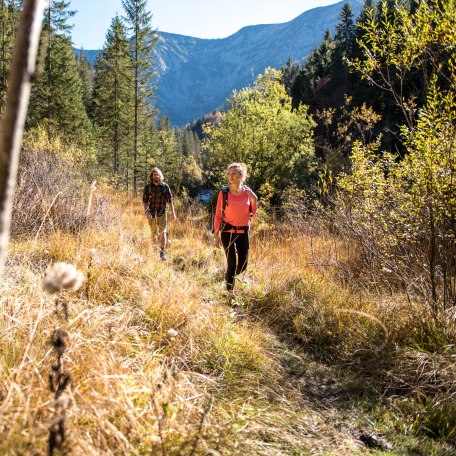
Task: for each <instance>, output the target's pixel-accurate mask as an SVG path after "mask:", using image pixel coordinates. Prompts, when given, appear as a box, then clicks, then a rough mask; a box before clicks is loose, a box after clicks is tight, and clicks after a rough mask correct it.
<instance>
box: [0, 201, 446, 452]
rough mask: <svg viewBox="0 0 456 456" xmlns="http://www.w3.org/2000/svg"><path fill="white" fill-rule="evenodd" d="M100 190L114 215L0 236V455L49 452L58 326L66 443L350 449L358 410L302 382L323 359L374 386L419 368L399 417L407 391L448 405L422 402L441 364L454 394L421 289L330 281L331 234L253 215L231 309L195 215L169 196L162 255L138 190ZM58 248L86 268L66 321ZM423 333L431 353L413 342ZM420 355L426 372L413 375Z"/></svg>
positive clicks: (62, 257)
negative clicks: (130, 194) (171, 219)
mask: <svg viewBox="0 0 456 456" xmlns="http://www.w3.org/2000/svg"><path fill="white" fill-rule="evenodd" d="M107 198H108V200H109V206H108V207H107V208H106V210H107V211H109V220H111V223H110V224H108V225H107V226H104V227H103V228H99V227H96V226H92V227H91V226H90V225H89V226H88V227H87V229H86V230H85V231H82V232H80V233H79V234H77V235H74V234H65V233H61V232H55V233H54V234H52V233H51V234H49V235H47V236H41V237H40V238H39V239H37V240H36V241H32V240H24V239H23V240H18V241H16V242H13V243H12V246H11V249H10V256H9V259H8V264H7V270H6V276H5V280H3V282H2V284H1V287H0V305H1V309H2V318H1V319H0V334H1V335H2V336H1V339H0V353H1V355H0V412H1V413H0V453H1V454H3V453H5V454H12V455H15V454H18V455H19V454H27V453H33V452H34V453H41V454H44V452H45V451H46V446H47V438H48V434H49V432H48V429H49V424H50V419H51V417H52V413H51V411H52V410H51V409H52V407H51V400H52V394H51V393H50V391H49V385H48V372H49V368H50V365H51V364H52V363H53V362H54V360H53V355H52V350H51V346H50V343H49V339H50V336H51V333H52V331H53V330H54V328H56V327H62V328H63V329H64V330H65V331H67V333H68V335H69V341H68V347H67V349H66V351H65V355H64V362H65V369H66V370H67V371H68V372H70V373H71V376H72V378H73V383H72V387H71V389H70V392H69V394H70V396H71V400H72V402H71V406H70V407H69V409H68V413H67V415H66V422H67V438H66V441H65V447H66V448H67V449H68V450H69V451H71V452H72V454H80V455H91V454H93V455H96V454H176V455H178V454H179V455H180V454H208V452H209V450H211V451H213V454H217V452H219V453H220V454H233V455H234V454H242V453H245V454H264V455H278V454H309V453H311V452H313V453H315V454H362V453H363V452H364V451H365V450H363V447H361V446H359V442H357V441H356V439H355V437H354V436H353V435H352V434H350V433H347V432H344V431H343V428H344V426H345V427H346V426H356V424H355V423H356V419H357V418H355V417H354V416H350V415H346V414H345V413H344V410H341V411H338V410H337V409H333V410H331V411H330V410H329V409H326V408H325V407H321V404H320V403H319V402H318V401H316V402H313V399H312V398H313V396H312V394H315V395H317V396H318V395H319V394H322V397H324V394H323V392H322V390H321V391H320V389H321V388H322V386H321V384H326V383H327V381H328V379H325V376H332V377H334V378H339V376H340V375H342V374H341V372H342V370H341V369H346V374H344V375H347V376H348V380H344V382H345V381H349V378H350V376H351V375H361V376H362V375H364V374H367V375H372V374H373V373H375V375H377V377H378V378H377V380H378V382H377V385H378V387H379V388H381V385H383V387H385V388H386V389H387V388H392V389H393V388H394V387H404V390H407V391H409V392H410V391H413V389H415V390H416V388H418V386H419V385H422V390H421V391H422V394H423V395H424V394H426V395H427V396H426V397H427V399H426V400H425V401H424V399H423V401H422V402H421V403H419V404H418V405H416V404H417V403H416V402H413V395H410V396H409V397H410V401H411V402H409V403H408V404H407V407H404V408H403V410H404V412H403V413H402V412H400V410H399V409H398V412H397V414H396V415H395V416H396V420H397V422H402V421H401V420H406V418H405V410H406V409H407V410H408V411H409V412H410V407H412V410H413V413H419V410H427V412H426V413H427V415H428V416H429V417H431V416H438V419H439V420H440V422H443V423H444V422H445V419H446V417H447V416H448V413H449V411H450V409H451V407H447V406H445V407H443V406H442V407H440V408H438V407H437V406H436V404H435V403H434V406H433V401H434V399H432V397H435V395H434V396H432V394H433V391H432V388H433V387H434V386H433V385H435V383H433V380H436V379H437V380H438V382H440V383H437V384H438V389H439V394H441V398H442V400H444V399H445V398H447V397H449V395H451V394H453V393H454V392H453V389H452V388H453V387H452V386H451V384H452V383H451V379H452V376H453V373H454V348H451V347H450V348H447V349H446V350H443V349H442V347H445V346H448V347H449V346H450V344H449V341H450V340H451V337H452V335H454V332H452V331H453V330H454V328H453V329H452V327H451V325H450V324H447V323H445V325H444V326H445V329H444V330H443V329H441V328H443V326H442V325H439V328H440V329H439V330H437V329H438V328H437V327H432V325H431V323H430V321H432V320H431V319H430V316H425V312H424V311H423V307H422V305H420V304H418V303H416V302H415V303H410V302H409V300H407V299H406V298H405V297H404V296H403V295H401V294H400V293H392V294H387V293H385V294H374V293H372V292H371V291H369V289H368V287H365V286H363V285H362V284H360V283H357V282H355V281H354V282H353V283H348V284H347V283H346V282H342V281H340V280H339V278H338V275H337V267H338V261H340V260H341V259H343V260H345V259H346V258H347V251H346V250H345V248H344V246H343V244H342V243H339V242H336V241H334V240H333V239H331V238H330V237H324V236H321V237H317V236H314V237H310V236H309V235H307V234H306V233H305V232H302V231H300V230H297V231H296V232H294V234H293V232H290V230H288V231H287V230H284V231H283V232H280V230H277V231H271V232H270V233H269V234H267V233H266V234H265V233H264V232H261V233H260V232H257V233H256V232H255V227H254V228H253V230H252V249H251V257H250V264H249V268H248V270H247V272H246V273H245V274H243V275H242V276H241V277H240V279H241V280H239V281H238V283H237V285H236V293H237V294H238V296H239V300H240V303H241V306H240V308H239V309H237V311H236V312H235V313H233V309H231V308H230V307H228V306H227V302H226V296H224V295H223V293H222V291H223V270H224V258H223V254H222V252H221V251H220V250H218V251H215V249H214V248H213V245H212V235H211V234H210V232H209V231H208V230H207V224H206V221H205V218H204V216H200V215H198V214H196V215H195V212H194V213H193V214H191V213H185V212H184V209H183V208H179V210H180V213H179V216H180V217H179V218H180V220H179V221H178V222H177V223H175V224H170V244H169V248H168V260H167V261H166V262H162V261H160V259H159V257H158V251H157V249H156V246H154V245H153V243H152V241H151V239H150V232H149V227H148V225H147V223H146V221H145V218H144V216H143V214H142V210H141V204H140V202H139V201H137V200H133V201H128V200H126V199H124V198H123V197H121V196H119V195H114V196H109V195H107ZM350 255H352V253H350ZM59 261H65V262H68V263H71V264H74V265H75V266H76V267H77V268H78V269H79V270H80V271H82V272H83V274H84V275H85V282H84V283H83V285H82V287H81V288H80V289H79V291H78V292H77V293H76V294H74V295H72V296H71V297H67V298H66V299H67V300H68V303H67V304H68V320H67V321H66V320H65V319H64V318H63V317H62V314H61V312H59V313H56V308H57V309H59V307H58V306H57V307H56V303H55V297H51V296H48V295H47V294H45V293H44V292H43V291H42V290H41V279H42V276H43V274H44V271H45V270H46V268H47V267H48V266H49V265H51V264H54V263H55V262H59ZM425 322H426V324H427V326H426V324H425ZM425 326H426V328H427V329H426V331H424V330H423V328H424V327H425ZM424 334H426V335H424ZM436 334H438V335H437V336H434V339H432V337H433V335H436ZM431 340H432V344H431V342H430V341H431ZM424 341H425V342H426V344H427V345H426V346H427V347H428V348H429V347H430V346H432V347H434V350H435V355H433V357H428V358H426V357H424V356H423V355H420V353H423V352H421V351H420V346H422V344H423V343H424ZM414 344H415V345H414ZM295 349H296V350H297V351H296V353H295ZM306 352H307V353H311V354H312V356H314V355H317V358H316V359H317V360H318V361H310V358H309V359H307V358H306V357H305V356H307V355H304V353H306ZM411 353H414V354H413V355H411ZM309 356H310V355H309ZM420 356H421V357H420ZM451 357H453V358H451ZM431 359H432V362H431ZM451 359H453V361H451ZM315 362H318V363H323V364H322V366H323V365H324V363H328V367H325V368H319V367H317V364H315ZM419 366H422V368H423V370H426V371H428V372H429V375H428V376H426V378H424V377H419V376H416V375H415V376H414V369H415V370H416V368H417V367H419ZM443 367H444V369H443ZM439 370H440V373H438V372H439ZM318 372H320V373H318ZM320 374H321V376H320ZM395 379H396V380H395ZM437 380H436V381H437ZM337 381H339V380H337ZM340 381H342V380H340ZM336 384H338V383H336ZM353 385H355V383H353ZM338 388H339V387H338ZM352 388H353V389H355V388H358V386H352ZM359 388H360V389H362V388H363V386H362V384H361V386H359ZM311 392H313V393H312V394H311ZM335 394H336V395H337V394H342V393H340V391H339V392H338V390H336V392H335ZM359 394H360V396H362V395H363V394H364V393H363V392H362V391H361V392H360V393H359ZM422 397H424V396H422ZM434 402H435V401H434ZM323 403H325V402H324V401H323ZM355 403H356V394H355V395H354V398H353V402H352V403H351V404H352V407H354V406H355ZM441 403H444V402H441ZM445 403H446V402H445ZM410 404H412V406H411V405H410ZM414 404H415V405H416V408H413V406H414ZM358 413H365V412H362V411H361V409H360V410H359V411H358ZM413 413H412V415H413ZM432 413H434V415H432ZM378 416H381V414H378ZM379 419H381V418H379ZM343 420H345V421H344V423H345V424H344V425H343V426H341V424H340V423H341V422H343ZM386 421H387V420H386V419H385V422H386ZM411 426H412V425H411ZM442 426H443V425H442ZM442 426H440V427H442ZM412 428H413V426H412ZM413 429H414V430H415V431H416V432H421V431H422V429H420V428H419V427H418V426H415V427H414V428H413ZM396 432H402V431H396ZM447 436H448V437H450V438H451V433H447ZM431 437H432V436H431ZM429 445H430V446H429ZM428 447H430V448H433V446H432V444H428ZM214 452H215V453H214ZM392 454H394V453H392ZM398 454H400V453H398Z"/></svg>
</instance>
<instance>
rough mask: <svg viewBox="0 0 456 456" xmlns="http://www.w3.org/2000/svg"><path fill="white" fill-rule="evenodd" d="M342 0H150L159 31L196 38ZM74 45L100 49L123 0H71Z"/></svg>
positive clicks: (225, 33)
mask: <svg viewBox="0 0 456 456" xmlns="http://www.w3.org/2000/svg"><path fill="white" fill-rule="evenodd" d="M338 1H339V0H212V1H211V0H148V5H149V11H150V12H151V13H152V26H153V27H154V28H156V29H157V30H158V31H159V32H170V33H178V34H180V35H188V36H193V37H196V38H226V37H227V36H229V35H232V34H233V33H236V32H237V31H238V30H239V29H241V28H242V27H245V26H246V25H256V24H274V23H281V22H288V21H290V20H291V19H294V18H295V17H297V16H299V15H300V14H301V13H303V12H304V11H307V10H309V9H312V8H316V7H318V6H326V5H331V4H333V3H337V2H338ZM70 9H72V10H76V11H77V13H76V15H75V16H74V17H73V19H72V22H73V23H74V28H73V31H72V37H73V45H74V46H75V47H77V48H80V47H83V48H84V49H85V50H92V49H100V48H101V47H102V46H103V44H104V41H105V36H106V32H107V30H108V28H109V26H110V25H111V21H112V18H113V17H115V15H116V14H119V15H120V16H122V15H124V11H123V8H122V0H71V3H70Z"/></svg>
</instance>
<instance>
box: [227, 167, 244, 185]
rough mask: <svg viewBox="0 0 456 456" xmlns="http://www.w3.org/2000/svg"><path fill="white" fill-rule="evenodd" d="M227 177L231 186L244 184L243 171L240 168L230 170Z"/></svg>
mask: <svg viewBox="0 0 456 456" xmlns="http://www.w3.org/2000/svg"><path fill="white" fill-rule="evenodd" d="M226 176H227V178H228V182H229V183H230V184H240V183H241V182H242V171H241V170H240V169H238V168H230V169H229V170H228V172H227V173H226Z"/></svg>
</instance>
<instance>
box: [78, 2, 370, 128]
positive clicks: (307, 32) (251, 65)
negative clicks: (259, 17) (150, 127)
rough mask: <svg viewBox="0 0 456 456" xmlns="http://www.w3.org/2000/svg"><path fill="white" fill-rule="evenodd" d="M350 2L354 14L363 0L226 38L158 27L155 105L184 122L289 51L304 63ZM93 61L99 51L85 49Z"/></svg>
mask: <svg viewBox="0 0 456 456" xmlns="http://www.w3.org/2000/svg"><path fill="white" fill-rule="evenodd" d="M346 2H348V3H350V5H351V7H352V10H353V15H354V19H355V18H356V17H357V16H358V14H359V12H360V11H361V8H362V5H363V3H364V1H363V0H343V1H341V2H339V3H335V4H333V5H328V6H320V7H317V8H313V9H310V10H307V11H304V12H303V13H302V14H300V15H299V16H297V17H295V18H294V19H292V20H290V21H288V22H282V23H275V24H257V25H248V26H245V27H243V28H241V29H240V30H238V31H237V32H236V33H233V34H232V35H229V36H228V37H226V38H211V39H207V38H196V37H191V36H187V35H179V34H174V33H169V32H158V35H159V41H158V43H157V47H156V49H155V51H154V54H155V58H156V66H157V73H156V80H155V84H156V87H157V90H156V107H157V108H158V109H159V111H160V112H161V113H162V114H164V115H167V116H168V117H169V118H170V120H171V123H172V124H173V125H175V126H184V125H186V124H187V123H190V122H192V121H194V120H196V119H197V118H199V117H201V116H203V115H204V114H207V113H209V112H211V111H213V110H214V109H217V108H219V107H221V106H222V105H223V104H224V103H225V101H226V99H227V98H229V97H230V95H231V93H232V91H233V90H240V89H242V88H244V87H247V86H249V85H251V84H252V83H253V82H254V81H255V79H256V78H257V76H258V75H259V74H261V73H263V72H264V70H265V69H266V68H267V67H273V68H280V66H281V65H283V64H285V63H286V61H287V60H288V58H289V57H291V59H292V60H293V61H294V62H299V63H302V62H304V61H305V59H306V58H307V56H308V55H309V54H310V53H311V52H312V50H313V49H315V47H316V46H318V45H319V44H320V42H321V40H322V38H323V35H324V33H325V31H326V29H327V28H329V29H330V30H331V33H333V34H334V28H335V26H336V24H337V22H338V17H339V14H340V9H341V7H342V5H343V4H344V3H346ZM83 52H84V53H85V54H86V55H87V58H88V59H89V61H91V62H92V63H93V61H94V59H95V58H96V54H97V52H98V51H85V50H84V51H83Z"/></svg>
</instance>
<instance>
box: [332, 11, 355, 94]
mask: <svg viewBox="0 0 456 456" xmlns="http://www.w3.org/2000/svg"><path fill="white" fill-rule="evenodd" d="M354 40H355V25H354V22H353V11H352V9H351V6H350V3H344V5H343V6H342V9H341V11H340V14H339V21H338V23H337V25H336V33H335V35H334V52H333V60H332V63H333V75H334V78H335V79H336V80H340V81H342V85H343V93H344V94H346V93H347V91H348V73H349V70H348V61H347V59H351V58H352V54H353V45H354Z"/></svg>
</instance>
